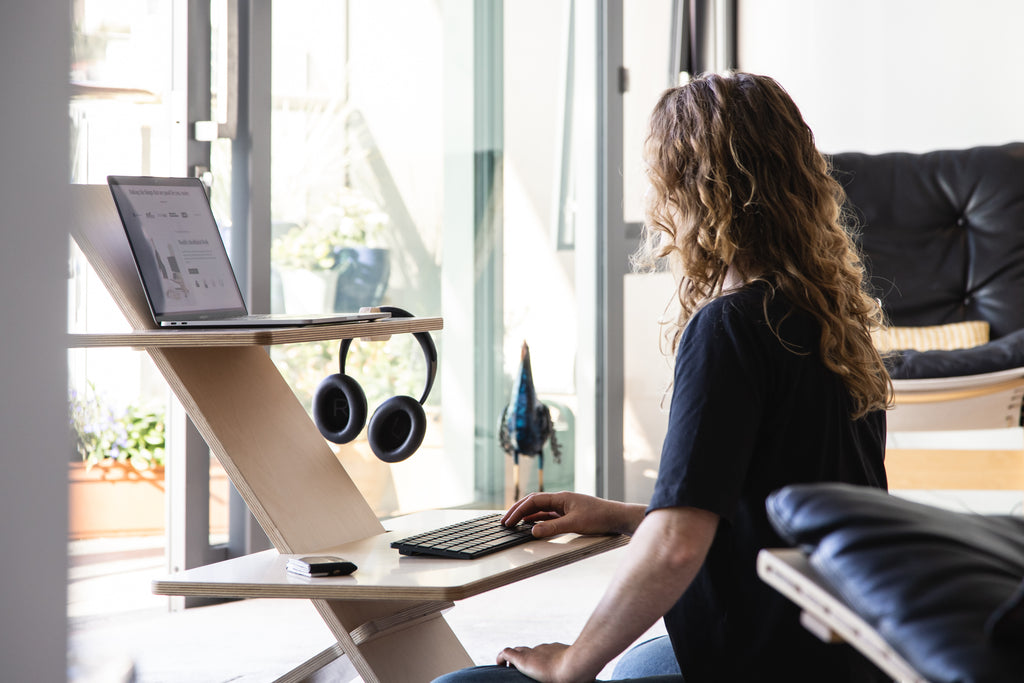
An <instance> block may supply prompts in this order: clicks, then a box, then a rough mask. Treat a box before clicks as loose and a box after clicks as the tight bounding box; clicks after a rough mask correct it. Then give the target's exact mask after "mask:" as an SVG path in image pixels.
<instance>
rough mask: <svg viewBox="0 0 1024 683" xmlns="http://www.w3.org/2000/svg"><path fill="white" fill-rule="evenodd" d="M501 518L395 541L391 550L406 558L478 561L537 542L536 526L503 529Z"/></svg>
mask: <svg viewBox="0 0 1024 683" xmlns="http://www.w3.org/2000/svg"><path fill="white" fill-rule="evenodd" d="M501 518H502V513H500V512H499V513H495V514H490V515H484V516H483V517H477V518H475V519H469V520H466V521H464V522H458V523H457V524H450V525H448V526H445V527H441V528H440V529H434V530H433V531H427V532H425V533H422V534H416V535H415V536H409V537H408V538H403V539H401V540H400V541H394V542H393V543H392V544H391V547H392V548H396V549H398V552H400V553H401V554H402V555H436V556H440V557H454V558H458V559H460V560H475V559H476V558H478V557H480V556H482V555H487V554H488V553H493V552H497V551H499V550H504V549H505V548H510V547H512V546H514V545H519V544H520V543H526V542H527V541H529V540H532V539H533V525H532V524H518V525H516V526H514V527H511V528H510V527H506V526H503V525H502V523H501Z"/></svg>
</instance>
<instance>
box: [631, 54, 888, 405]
mask: <svg viewBox="0 0 1024 683" xmlns="http://www.w3.org/2000/svg"><path fill="white" fill-rule="evenodd" d="M644 157H645V161H646V164H647V171H648V176H649V180H650V183H651V191H650V192H648V194H647V198H646V204H647V206H646V213H647V223H646V226H645V229H644V238H643V240H642V243H641V247H640V249H639V250H638V251H637V253H636V254H634V264H636V265H638V266H640V267H641V268H644V267H646V268H649V269H655V268H657V266H658V265H659V264H660V263H662V262H663V261H665V260H667V261H668V262H669V263H670V264H672V265H673V266H674V268H675V270H676V271H677V276H678V277H677V280H678V287H677V290H676V297H677V298H678V301H679V304H680V307H681V309H680V313H679V317H678V319H677V320H676V321H675V322H674V323H673V326H674V330H673V331H672V349H673V351H674V350H675V348H676V347H677V346H678V343H679V338H680V336H681V334H682V331H683V328H684V327H685V326H686V323H687V321H688V320H689V319H690V317H691V316H692V315H693V313H694V312H695V311H696V310H697V309H698V308H700V306H702V305H703V304H704V303H706V302H707V301H709V300H710V299H712V298H714V297H716V296H719V295H721V294H722V292H723V288H724V286H725V284H726V277H727V274H730V273H731V274H732V275H738V276H739V277H740V278H741V279H742V280H751V279H758V280H763V281H765V282H767V283H768V284H769V285H770V286H771V287H770V288H771V291H770V293H769V296H771V295H772V294H773V293H774V292H779V293H781V294H782V295H784V296H785V297H786V298H787V299H788V300H789V301H791V302H792V303H793V304H794V305H795V306H797V307H799V308H800V309H803V310H804V311H807V312H808V313H809V314H811V315H812V316H814V318H815V319H816V320H817V321H818V323H819V325H820V327H821V347H820V354H821V358H822V360H823V362H824V364H825V366H826V367H827V368H828V369H829V370H831V371H832V372H834V373H835V374H836V375H838V376H839V377H840V378H841V379H842V381H843V383H844V384H845V385H846V387H847V389H848V390H849V392H850V395H851V397H852V399H853V415H852V417H853V418H855V419H856V418H859V417H861V416H863V415H865V414H866V413H868V412H869V411H872V410H877V409H881V408H885V407H887V405H888V404H889V401H890V396H891V393H892V392H891V381H890V379H889V375H888V373H887V372H886V370H885V367H884V365H883V363H882V359H881V357H880V355H879V353H878V351H877V350H876V349H875V347H874V345H873V344H872V341H871V334H870V331H871V329H873V328H875V327H877V326H880V325H881V324H882V321H883V315H882V311H881V307H880V306H879V304H878V302H877V300H875V299H874V298H873V297H871V296H869V295H868V294H867V292H866V291H865V285H864V268H863V265H862V262H861V259H860V255H859V254H858V252H857V249H856V245H855V243H854V240H853V236H852V228H850V227H848V226H847V225H846V217H845V216H844V214H843V211H842V207H843V204H844V200H845V193H844V192H843V189H842V187H841V186H840V185H839V183H837V182H836V181H835V180H834V179H833V178H832V177H831V176H830V175H829V168H828V164H827V162H826V160H825V158H824V157H823V156H822V154H821V153H820V152H819V151H818V150H817V148H816V146H815V142H814V135H813V133H812V132H811V130H810V128H809V127H808V126H807V124H806V123H805V122H804V120H803V117H802V116H801V114H800V111H799V109H798V108H797V106H796V104H795V103H794V102H793V100H792V99H791V98H790V96H789V94H788V93H787V92H786V91H785V90H784V89H783V88H782V87H781V86H780V85H779V84H778V83H777V82H775V80H774V79H772V78H769V77H767V76H759V75H754V74H748V73H735V74H731V75H729V76H720V75H715V74H708V75H704V76H701V77H698V78H696V79H694V80H693V81H691V82H690V83H688V84H686V85H684V86H681V87H678V88H672V89H669V90H667V91H666V92H665V93H664V94H663V95H662V96H661V98H660V99H659V100H658V103H657V105H656V106H655V107H654V110H653V112H652V114H651V118H650V131H649V134H648V137H647V140H646V143H645V147H644ZM765 304H766V306H767V299H766V302H765Z"/></svg>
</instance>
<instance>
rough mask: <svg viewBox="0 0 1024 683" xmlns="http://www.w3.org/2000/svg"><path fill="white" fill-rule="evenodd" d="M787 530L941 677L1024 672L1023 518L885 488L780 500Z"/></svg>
mask: <svg viewBox="0 0 1024 683" xmlns="http://www.w3.org/2000/svg"><path fill="white" fill-rule="evenodd" d="M767 507H768V517H769V520H770V521H771V523H772V525H773V526H774V527H775V529H776V530H777V531H778V532H779V535H780V536H782V537H783V538H784V539H786V540H787V541H789V542H790V543H793V544H794V545H799V546H802V547H803V548H804V549H805V551H807V552H808V553H809V554H810V562H811V565H812V566H813V567H814V568H815V570H817V572H818V573H819V574H820V575H821V577H822V579H823V580H824V581H825V582H826V583H827V584H829V585H830V586H831V587H832V588H833V589H835V590H836V592H838V593H839V594H840V595H841V596H842V598H843V599H844V600H845V601H846V603H847V604H848V605H849V606H850V608H851V609H853V610H854V611H855V612H856V613H857V614H858V615H860V617H861V618H862V619H864V620H865V621H866V622H868V623H869V624H871V625H872V627H874V629H875V630H876V631H877V632H878V633H879V635H880V636H881V637H882V638H883V639H884V640H885V641H886V642H887V643H889V645H890V646H891V647H893V649H895V650H896V651H898V652H899V653H900V654H901V655H903V657H904V658H905V659H906V660H907V662H908V663H909V664H910V665H911V666H913V667H914V668H915V669H916V670H917V671H918V672H919V673H920V674H921V675H922V676H924V677H925V678H926V679H928V680H929V681H932V682H933V683H946V682H949V683H953V682H954V681H955V682H958V683H1002V682H1004V681H1005V682H1006V683H1010V682H1011V681H1013V682H1017V683H1019V681H1021V680H1024V628H1022V616H1024V615H1022V605H1021V600H1022V597H1021V595H1022V593H1021V592H1022V590H1024V589H1022V587H1021V581H1022V579H1024V518H1021V517H1011V516H982V515H973V514H964V513H958V512H953V511H949V510H943V509H941V508H935V507H932V506H929V505H923V504H921V503H915V502H911V501H908V500H904V499H901V498H898V497H896V496H892V495H889V494H887V493H886V492H885V491H880V490H878V489H872V488H866V487H858V486H850V485H847V484H798V485H793V486H788V487H786V488H783V489H780V490H779V491H776V492H775V493H773V494H772V495H771V496H769V498H768V501H767Z"/></svg>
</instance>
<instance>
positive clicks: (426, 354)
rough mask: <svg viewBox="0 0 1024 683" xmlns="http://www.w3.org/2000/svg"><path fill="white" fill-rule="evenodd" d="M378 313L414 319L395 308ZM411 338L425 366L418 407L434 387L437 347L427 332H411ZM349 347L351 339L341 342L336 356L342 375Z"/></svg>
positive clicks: (382, 309) (412, 316) (407, 313)
mask: <svg viewBox="0 0 1024 683" xmlns="http://www.w3.org/2000/svg"><path fill="white" fill-rule="evenodd" d="M380 311H381V312H382V313H390V314H391V317H392V318H414V317H416V316H414V315H413V314H412V313H410V312H409V311H406V310H405V309H402V308H398V307H396V306H381V307H380ZM412 336H413V337H415V338H416V341H418V342H419V344H420V349H422V350H423V359H424V360H425V361H426V364H427V381H426V384H425V385H424V387H423V395H422V396H421V397H420V400H419V402H420V405H422V404H424V403H426V402H427V397H428V396H430V390H431V388H433V386H434V378H435V377H436V376H437V347H436V346H435V345H434V339H433V337H431V336H430V333H429V332H413V333H412ZM351 346H352V339H351V338H348V339H342V340H341V346H340V348H339V351H338V355H339V356H340V360H339V362H340V371H341V374H342V375H344V374H345V360H346V359H347V358H348V350H349V347H351Z"/></svg>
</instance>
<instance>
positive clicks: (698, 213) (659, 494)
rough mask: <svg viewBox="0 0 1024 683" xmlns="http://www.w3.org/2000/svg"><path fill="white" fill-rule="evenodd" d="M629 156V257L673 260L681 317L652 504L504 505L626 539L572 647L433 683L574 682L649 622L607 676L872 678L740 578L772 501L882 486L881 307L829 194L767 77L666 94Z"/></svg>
mask: <svg viewBox="0 0 1024 683" xmlns="http://www.w3.org/2000/svg"><path fill="white" fill-rule="evenodd" d="M645 157H646V161H647V165H648V170H649V176H650V182H651V186H652V191H651V192H650V193H649V194H648V199H647V202H648V206H647V218H648V220H647V229H646V237H645V240H644V245H643V247H642V248H641V250H640V251H639V252H638V254H637V260H638V262H639V263H641V264H643V265H645V266H653V265H656V264H657V263H658V262H659V261H661V260H667V261H668V262H669V263H670V264H671V265H672V266H673V268H674V272H675V273H676V276H677V277H676V281H677V289H676V292H675V296H676V298H677V299H678V303H679V305H680V313H679V317H678V319H677V320H676V321H675V322H674V324H673V327H674V329H673V330H672V334H671V339H672V346H673V351H674V352H675V355H676V363H675V379H674V384H673V389H672V402H671V406H670V410H669V421H668V430H667V434H666V437H665V441H664V444H663V448H662V458H661V464H660V469H659V472H658V480H657V483H656V485H655V491H654V495H653V497H652V499H651V501H650V504H649V505H648V506H647V507H646V508H644V507H643V506H637V505H628V504H624V503H618V502H612V501H604V500H601V499H597V498H593V497H589V496H584V495H581V494H574V493H555V494H534V495H532V496H529V497H527V498H525V499H523V500H521V501H519V502H517V503H516V504H515V505H514V506H513V507H512V508H511V509H510V510H509V511H508V512H507V513H506V515H505V518H504V521H505V523H506V524H515V523H518V522H519V521H521V520H527V521H536V522H538V523H537V524H536V525H535V526H534V529H533V533H534V535H535V536H537V537H541V538H544V537H548V536H551V535H554V534H558V533H563V532H568V531H572V532H577V533H603V532H609V531H617V532H622V533H627V534H631V535H632V540H631V542H630V545H629V548H628V550H627V552H626V555H625V559H624V562H623V564H622V566H621V567H620V568H619V570H618V572H617V574H616V575H615V577H614V579H613V580H612V583H611V584H610V586H609V588H608V590H607V592H606V594H605V596H604V597H603V599H602V600H601V601H600V603H599V604H598V606H597V608H596V609H595V611H594V613H593V615H592V616H591V618H590V620H589V621H588V622H587V624H586V625H585V627H584V629H583V632H582V633H581V634H580V636H579V637H578V638H577V639H576V641H575V642H574V643H573V644H572V645H564V644H560V643H554V644H546V645H540V646H537V647H515V648H506V649H505V650H503V651H502V652H501V653H500V654H499V655H498V664H499V665H505V667H506V668H501V667H483V668H477V669H470V670H467V671H464V672H459V673H457V674H453V675H451V677H450V678H449V679H448V680H449V681H456V680H458V681H472V680H506V679H505V678H502V677H503V676H506V677H508V680H515V679H516V678H517V677H518V678H519V679H521V680H522V679H523V676H522V675H523V674H525V675H526V676H528V677H531V678H534V679H536V680H540V681H558V682H562V681H567V682H568V681H590V680H593V679H594V678H595V676H597V675H598V673H599V672H600V671H601V670H602V669H603V668H604V666H605V665H606V664H607V663H608V662H609V661H611V659H613V658H614V657H615V656H617V655H618V654H619V653H620V652H622V650H623V649H625V648H626V647H627V646H629V644H630V643H632V642H633V641H634V640H635V639H637V638H638V637H639V636H641V635H642V634H643V633H644V632H645V631H646V630H647V629H648V628H649V627H650V626H652V625H653V624H654V623H655V622H656V621H657V620H658V619H659V618H661V617H662V616H664V618H665V626H666V630H667V632H668V634H669V635H668V638H667V639H661V640H658V641H654V642H651V643H647V644H645V645H644V646H643V647H642V648H640V649H638V650H636V651H635V652H633V651H631V652H630V653H628V654H627V655H626V656H625V657H624V658H623V661H622V662H620V664H621V665H623V666H620V669H617V670H616V677H618V676H619V675H620V671H622V674H621V675H628V676H630V677H635V676H636V675H647V674H666V675H668V678H658V679H651V680H666V681H668V680H672V681H680V680H683V679H685V681H686V682H687V683H706V682H708V681H727V682H729V683H737V682H742V681H755V680H756V681H761V680H774V679H775V678H776V677H784V679H785V680H787V681H815V682H820V681H863V680H873V679H874V677H875V676H876V674H877V670H875V669H874V668H873V667H871V666H870V665H869V664H868V663H867V662H866V660H864V659H863V658H861V657H859V655H857V654H856V653H854V652H853V651H852V650H850V649H849V648H848V647H847V646H837V645H826V644H823V643H821V642H820V641H818V640H817V639H816V638H815V637H814V636H812V635H810V634H809V633H807V632H806V631H805V630H804V629H803V628H802V627H801V626H800V624H799V615H798V612H797V609H796V608H795V607H794V606H793V605H792V604H791V603H790V602H789V601H788V600H786V599H785V598H783V597H782V596H781V595H779V594H778V593H776V592H775V591H774V590H772V589H771V588H769V587H768V586H767V585H765V584H764V583H762V582H761V581H760V580H759V579H758V578H757V575H756V569H755V558H756V555H757V552H758V551H759V550H760V549H761V548H764V547H770V546H779V545H783V542H782V541H781V540H780V539H779V537H778V536H777V535H776V534H775V533H774V531H773V530H772V528H771V526H770V525H769V523H768V520H767V516H766V512H765V498H766V496H767V495H768V494H769V493H770V492H771V491H773V490H775V489H777V488H780V487H782V486H784V485H787V484H792V483H796V482H815V481H841V482H848V483H852V484H860V485H868V486H876V487H880V488H884V487H885V485H886V484H885V470H884V468H883V449H884V439H885V414H884V409H885V407H886V405H887V402H888V399H889V395H890V383H889V379H888V375H887V374H886V372H885V369H884V367H883V365H882V361H881V358H880V357H879V355H878V353H877V352H876V351H875V349H874V347H873V346H872V344H871V339H870V330H871V329H872V328H873V327H874V326H876V325H878V324H880V322H881V312H880V310H879V308H878V304H877V302H876V301H875V300H874V299H873V298H871V297H870V296H868V295H867V294H866V293H865V291H864V282H863V277H864V276H863V269H862V266H861V263H860V260H859V258H858V256H857V253H856V250H855V248H854V244H853V242H852V240H851V237H850V235H849V234H848V232H847V230H846V229H845V228H844V226H843V224H842V222H841V206H842V202H843V192H842V189H841V188H840V186H839V185H838V184H837V183H836V182H835V181H834V180H833V179H832V178H831V177H830V176H829V174H828V169H827V165H826V162H825V160H824V158H823V157H822V155H821V154H820V153H819V152H818V151H817V149H816V148H815V144H814V137H813V135H812V133H811V131H810V129H809V128H808V127H807V125H806V124H805V123H804V121H803V118H802V116H801V115H800V112H799V110H798V109H797V107H796V105H795V104H794V103H793V101H792V100H791V99H790V97H789V96H788V94H787V93H786V92H785V91H784V90H783V89H782V88H781V87H780V86H779V85H778V84H777V83H776V82H775V81H774V80H772V79H771V78H767V77H764V76H756V75H751V74H744V73H739V74H735V75H731V76H717V75H708V76H704V77H700V78H698V79H696V80H694V81H692V82H691V83H689V84H687V85H685V86H682V87H679V88H673V89H671V90H669V91H667V92H666V93H664V94H663V95H662V97H661V98H660V100H659V101H658V103H657V105H656V106H655V108H654V111H653V113H652V115H651V120H650V134H649V136H648V139H647V142H646V145H645ZM669 648H671V653H669V652H668V651H669ZM652 653H653V654H652ZM666 654H669V656H668V657H665V656H664V655H666ZM657 655H661V656H660V657H659V656H657ZM666 659H667V661H668V665H666V664H664V663H662V664H658V665H655V666H653V667H651V666H647V667H644V666H642V664H643V663H644V662H647V661H661V662H664V661H665V660H666ZM638 662H639V663H640V664H641V666H639V667H638V666H637V663H638ZM676 663H677V664H678V666H675V665H674V664H676ZM511 667H514V669H515V670H517V671H514V670H513V669H512V668H511ZM680 672H681V676H680Z"/></svg>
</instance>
